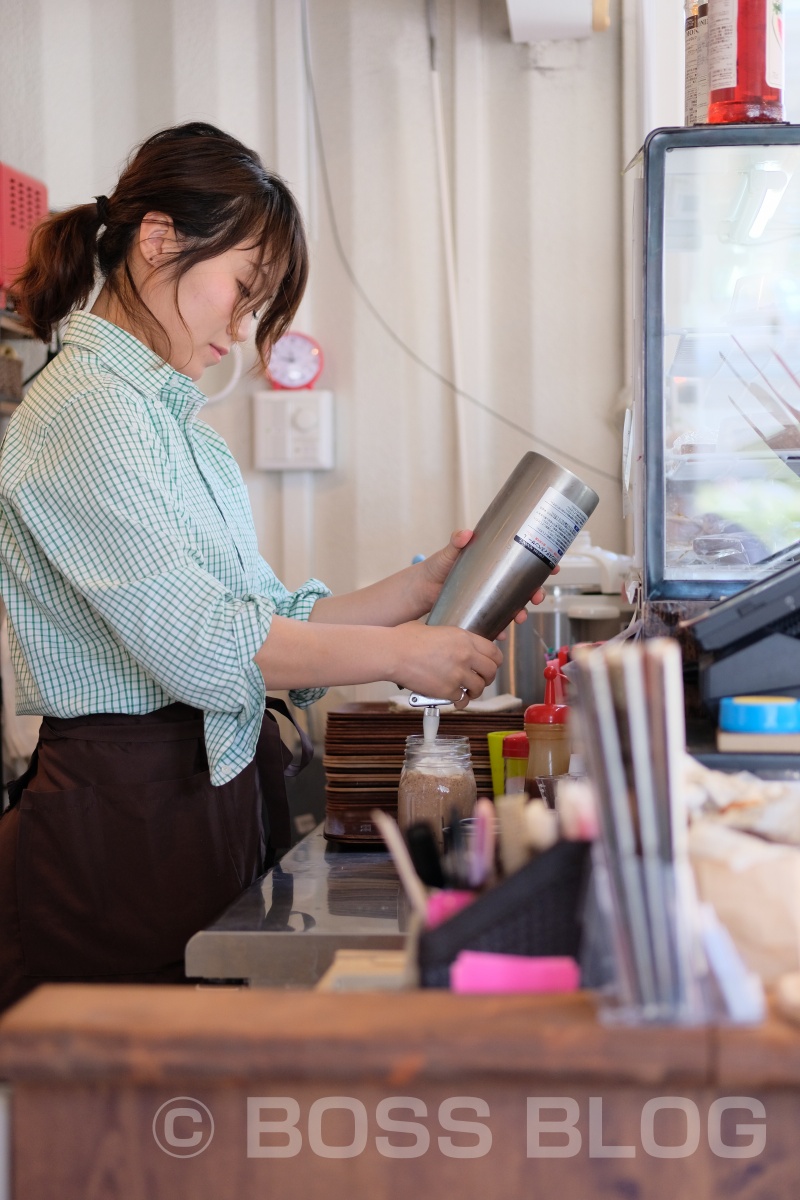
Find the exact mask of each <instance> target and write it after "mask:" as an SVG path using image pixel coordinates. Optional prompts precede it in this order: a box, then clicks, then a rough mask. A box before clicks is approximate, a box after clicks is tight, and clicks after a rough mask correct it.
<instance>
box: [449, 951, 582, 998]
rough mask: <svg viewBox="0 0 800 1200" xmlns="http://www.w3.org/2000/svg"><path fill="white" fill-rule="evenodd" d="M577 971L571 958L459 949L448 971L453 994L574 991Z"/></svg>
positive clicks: (577, 979) (578, 969)
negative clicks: (537, 956) (531, 956)
mask: <svg viewBox="0 0 800 1200" xmlns="http://www.w3.org/2000/svg"><path fill="white" fill-rule="evenodd" d="M579 986H580V968H579V967H578V964H577V963H576V962H575V959H574V958H525V957H523V956H522V955H518V954H486V953H484V952H482V951H478V950H462V951H461V953H460V954H459V956H458V958H457V959H456V960H455V962H454V963H453V965H452V966H451V968H450V988H451V991H454V992H462V993H464V992H574V991H576V989H577V988H578V987H579Z"/></svg>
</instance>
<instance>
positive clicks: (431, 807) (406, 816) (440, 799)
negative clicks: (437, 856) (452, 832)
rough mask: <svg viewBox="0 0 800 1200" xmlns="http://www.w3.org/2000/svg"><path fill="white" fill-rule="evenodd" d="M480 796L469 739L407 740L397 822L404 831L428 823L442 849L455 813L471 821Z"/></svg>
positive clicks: (416, 735) (417, 737) (398, 797)
mask: <svg viewBox="0 0 800 1200" xmlns="http://www.w3.org/2000/svg"><path fill="white" fill-rule="evenodd" d="M477 794H478V790H477V787H476V784H475V776H474V774H473V771H472V755H471V753H470V746H469V738H466V737H436V738H433V739H430V740H426V739H425V738H424V737H422V735H421V734H413V735H412V736H411V737H408V738H406V757H405V761H404V763H403V771H402V774H401V775H400V787H399V789H398V793H397V822H398V824H399V826H400V828H401V829H402V830H406V829H408V827H409V825H413V824H414V822H415V821H427V822H428V824H429V825H430V826H431V828H432V829H433V832H434V835H435V837H436V840H437V842H438V844H439V847H440V848H441V847H442V845H443V834H442V831H443V829H444V827H445V826H446V825H448V824H449V823H450V814H451V812H452V810H453V809H454V808H455V809H456V810H457V812H458V815H459V817H460V818H462V819H463V818H464V817H471V816H472V812H473V809H474V807H475V800H476V798H477Z"/></svg>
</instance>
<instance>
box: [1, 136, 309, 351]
mask: <svg viewBox="0 0 800 1200" xmlns="http://www.w3.org/2000/svg"><path fill="white" fill-rule="evenodd" d="M148 212H161V213H166V214H167V215H168V216H169V217H171V218H172V221H173V223H174V226H175V231H176V233H177V234H178V235H180V236H181V238H182V244H181V249H180V250H179V251H178V252H177V253H176V254H175V255H174V256H172V258H171V259H170V262H169V263H168V264H166V267H165V268H159V269H167V268H168V269H169V270H170V272H171V275H172V278H173V280H174V282H175V286H176V289H177V285H178V282H179V281H180V279H181V277H182V276H183V275H184V274H185V273H186V272H187V271H188V270H190V269H191V268H192V267H193V266H195V265H197V264H198V263H201V262H204V261H206V260H207V259H211V258H213V257H214V256H215V255H218V254H224V253H225V252H226V251H227V250H230V249H232V248H233V247H234V246H237V245H240V244H241V243H242V242H245V241H246V242H248V243H249V244H250V245H251V246H252V248H253V250H255V251H256V252H257V253H258V254H259V257H260V259H261V262H262V266H263V270H262V271H260V272H258V274H257V278H256V279H255V280H254V281H252V282H251V284H250V286H249V289H248V293H247V294H243V295H242V298H241V300H240V301H239V302H238V303H237V306H236V308H235V309H234V312H233V319H234V320H235V321H236V320H239V319H241V317H243V316H244V315H245V314H246V313H247V312H255V311H257V312H258V318H257V322H258V323H257V326H256V332H255V343H256V349H257V351H258V354H259V357H260V358H261V361H262V363H264V365H266V364H267V362H268V361H269V354H270V350H271V348H272V345H273V344H274V342H275V341H276V340H277V339H278V338H279V337H280V336H281V334H283V333H285V332H286V330H287V329H288V328H289V325H290V324H291V322H292V319H293V317H294V314H295V312H296V311H297V307H298V305H299V304H300V301H301V299H302V296H303V291H304V289H305V285H306V279H307V277H308V248H307V245H306V236H305V230H304V228H303V220H302V217H301V215H300V211H299V209H298V207H297V202H296V201H295V199H294V197H293V196H292V194H291V192H290V191H289V189H288V187H287V186H286V184H285V183H284V181H283V180H282V179H281V178H280V177H279V176H277V175H274V174H273V173H272V172H270V171H267V170H265V168H264V165H263V163H262V162H261V159H260V158H259V156H258V155H257V154H256V153H255V151H253V150H249V149H248V148H247V147H246V146H244V145H242V143H241V142H239V141H237V139H236V138H234V137H231V135H230V134H228V133H224V132H223V131H222V130H221V129H217V128H216V127H215V126H214V125H208V124H207V123H205V122H202V121H190V122H188V123H187V124H185V125H176V126H173V127H172V128H170V129H163V130H161V132H160V133H154V134H153V135H152V137H149V138H148V139H147V140H146V141H145V142H143V143H142V145H141V146H139V148H138V150H136V151H135V152H134V154H133V156H132V157H131V159H130V161H129V162H128V165H127V166H126V167H125V169H124V170H123V172H122V175H121V176H120V178H119V180H118V182H117V186H116V188H115V189H114V191H113V193H112V194H111V196H110V197H106V196H98V197H97V202H96V203H95V204H82V205H80V206H79V207H78V208H70V209H68V210H67V211H66V212H63V213H58V214H56V216H53V217H50V218H49V219H48V220H46V221H44V222H43V223H42V224H41V225H39V226H38V227H37V228H36V229H35V230H34V232H33V237H32V238H31V245H30V251H29V259H28V263H27V265H26V267H25V268H24V270H23V271H22V273H21V274H20V276H19V278H18V279H17V280H16V281H15V282H14V284H13V287H12V295H13V297H14V300H15V302H16V306H17V309H18V311H19V313H20V314H21V316H22V317H23V319H24V320H25V322H26V324H27V325H28V326H29V327H30V329H31V330H32V332H33V333H34V334H36V336H37V337H39V338H42V339H43V340H47V341H49V339H50V336H51V334H52V332H53V329H54V327H55V326H56V325H57V324H58V322H59V321H61V320H63V318H64V317H66V316H67V315H68V314H69V313H70V312H71V311H72V309H73V308H78V307H81V306H83V305H85V304H86V301H87V300H88V299H89V296H90V295H91V293H92V289H93V287H94V283H95V277H96V276H99V278H100V279H102V280H103V282H104V285H105V286H106V287H107V288H108V292H109V295H110V296H112V297H113V298H114V300H115V301H116V303H118V304H119V305H120V307H121V309H122V311H123V312H124V313H125V314H126V316H127V317H128V319H129V321H130V327H131V328H133V329H138V330H142V331H144V332H146V334H147V337H146V339H145V340H147V342H148V344H149V345H151V346H152V347H153V348H154V349H156V350H157V352H158V353H159V354H161V355H162V357H163V358H164V359H165V361H166V360H167V359H168V356H169V351H170V344H169V337H168V335H167V332H166V330H165V329H164V328H163V327H162V326H161V325H160V323H159V322H158V321H157V320H156V318H155V317H154V315H153V313H152V312H151V311H150V309H149V308H148V306H147V305H146V304H145V302H144V300H143V299H142V297H141V296H140V295H139V292H138V290H137V287H136V284H135V282H134V279H133V276H132V273H131V270H130V264H129V253H130V249H131V246H132V245H133V243H134V239H135V237H136V235H137V231H138V230H139V228H140V226H141V222H142V220H143V219H144V217H145V216H146V215H147V213H148ZM176 296H177V290H176Z"/></svg>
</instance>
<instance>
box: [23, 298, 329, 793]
mask: <svg viewBox="0 0 800 1200" xmlns="http://www.w3.org/2000/svg"><path fill="white" fill-rule="evenodd" d="M64 342H65V345H64V350H63V351H62V353H61V354H59V355H58V357H57V358H56V359H54V361H53V362H52V363H51V364H50V365H49V366H48V367H46V368H45V370H44V371H43V372H42V373H41V375H40V376H39V378H38V380H37V381H36V383H35V384H34V385H33V386H32V387H31V388H30V390H29V392H28V394H27V395H26V397H25V399H24V400H23V402H22V404H21V405H20V407H19V410H18V411H17V412H16V413H15V415H14V416H13V418H12V420H11V422H10V424H9V427H8V431H7V433H6V436H5V439H4V441H3V444H2V449H0V588H1V589H2V594H3V599H4V600H5V603H6V607H7V609H8V614H9V620H10V625H11V630H10V634H11V657H12V663H13V666H14V673H15V675H16V680H17V711H18V712H19V713H41V714H44V715H50V716H57V717H75V716H82V715H85V714H87V713H103V712H126V713H146V712H152V711H153V710H155V709H158V708H163V707H164V706H165V705H167V704H171V703H173V702H174V701H176V700H179V701H183V703H184V704H190V705H193V706H194V707H196V708H200V709H202V710H203V713H204V717H205V739H206V749H207V753H208V760H209V765H210V768H211V779H212V782H213V783H215V784H221V783H224V782H226V781H227V780H228V779H231V778H233V776H234V775H237V774H238V773H239V771H241V770H243V768H244V767H246V766H247V764H248V763H249V762H250V761H251V760H252V758H253V756H254V754H255V747H256V741H257V739H258V733H259V729H260V726H261V718H262V714H263V711H264V701H265V687H264V680H263V678H262V675H261V672H260V671H259V669H258V667H257V666H256V665H255V663H254V662H253V656H254V655H255V653H256V651H257V650H258V648H259V646H261V645H262V643H263V642H264V639H265V638H266V636H267V634H268V633H269V628H270V623H271V620H272V616H273V613H278V614H280V615H281V616H285V617H295V618H298V619H300V620H305V619H307V618H308V616H309V613H310V612H311V609H312V608H313V607H314V604H315V602H316V601H317V600H318V599H319V597H320V596H325V595H328V594H329V593H328V589H327V588H326V587H325V586H324V585H323V584H321V583H320V582H319V581H318V580H315V579H311V580H309V581H308V582H307V583H305V584H303V586H302V587H301V588H300V589H299V590H298V591H297V592H294V593H290V592H288V591H287V590H286V588H285V587H284V586H283V584H281V583H280V582H279V581H278V579H276V577H275V575H274V573H273V571H272V570H271V568H270V567H269V566H268V564H267V563H266V562H265V561H264V559H263V558H261V556H260V555H259V553H258V545H257V542H256V533H255V529H254V526H253V517H252V513H251V511H250V503H249V499H248V495H247V490H246V488H245V485H244V482H243V480H242V476H241V473H240V471H239V468H238V466H237V465H236V462H235V460H234V459H233V457H232V455H231V453H230V451H229V450H228V448H227V446H226V445H225V442H224V441H223V440H222V438H221V437H220V436H219V435H218V434H217V433H215V432H214V431H213V430H212V429H210V428H209V426H208V425H206V424H205V423H204V422H203V421H200V420H198V419H197V412H198V410H199V408H200V407H201V405H202V404H203V402H204V400H205V396H204V395H203V393H202V392H201V391H200V390H199V389H198V388H197V387H195V385H194V384H193V383H192V381H191V380H190V379H188V378H187V377H186V376H185V375H181V374H180V373H179V372H178V371H175V370H173V368H172V367H170V366H168V365H166V364H165V363H164V362H163V361H162V360H161V359H160V358H158V357H157V356H156V355H155V354H154V353H153V351H152V350H149V349H148V348H147V347H146V346H144V345H143V344H142V343H141V342H139V341H137V339H136V338H134V337H133V336H131V334H129V333H125V332H124V331H123V330H122V329H119V328H118V327H117V326H116V325H111V324H109V323H108V322H107V321H104V320H102V319H101V318H100V317H95V316H92V315H91V314H89V313H76V314H73V316H72V317H71V318H70V321H69V324H68V327H67V333H66V336H65V339H64ZM322 694H323V690H322V689H312V688H309V689H305V690H303V691H298V692H292V693H291V698H292V700H293V701H294V703H295V704H298V705H300V706H305V705H308V704H311V703H313V702H314V700H317V699H318V698H319V697H320V696H321V695H322Z"/></svg>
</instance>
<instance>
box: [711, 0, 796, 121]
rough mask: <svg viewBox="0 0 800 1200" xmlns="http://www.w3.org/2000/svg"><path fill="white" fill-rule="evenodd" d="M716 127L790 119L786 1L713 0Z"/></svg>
mask: <svg viewBox="0 0 800 1200" xmlns="http://www.w3.org/2000/svg"><path fill="white" fill-rule="evenodd" d="M708 70H709V81H708V84H709V105H708V122H709V124H710V125H726V124H737V123H742V122H750V121H764V122H770V121H772V122H779V121H785V120H786V116H785V111H784V106H783V83H784V55H783V3H782V0H709V5H708Z"/></svg>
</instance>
